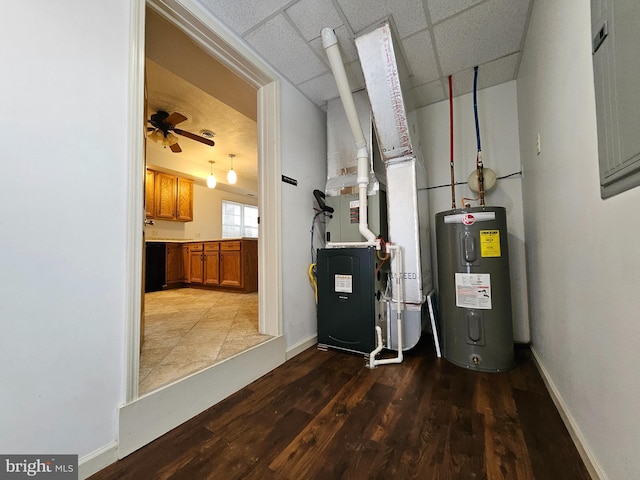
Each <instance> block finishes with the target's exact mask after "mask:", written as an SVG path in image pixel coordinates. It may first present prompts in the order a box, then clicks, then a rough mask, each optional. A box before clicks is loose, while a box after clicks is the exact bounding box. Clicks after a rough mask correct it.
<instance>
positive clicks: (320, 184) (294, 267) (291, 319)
mask: <svg viewBox="0 0 640 480" xmlns="http://www.w3.org/2000/svg"><path fill="white" fill-rule="evenodd" d="M281 86H282V90H281V92H280V94H281V97H282V115H281V118H280V121H281V132H282V174H283V175H286V176H287V177H291V178H294V179H296V180H297V181H298V185H297V186H293V185H289V184H287V183H283V184H282V277H283V280H282V289H283V298H284V304H283V317H284V332H285V335H286V338H287V346H288V347H289V348H291V347H294V346H296V345H297V344H299V343H301V342H304V341H305V340H308V339H310V338H312V337H315V335H316V333H317V323H316V307H315V305H316V304H315V298H314V290H313V288H312V286H311V283H310V281H309V277H308V274H307V271H308V267H309V265H310V264H311V233H310V232H311V222H312V220H313V216H314V214H315V211H314V210H313V208H314V205H315V200H314V197H313V190H314V189H319V190H322V191H324V186H325V182H326V178H327V137H326V131H327V123H326V122H327V120H326V115H325V113H324V112H322V111H321V110H319V109H318V108H316V107H315V106H313V105H311V104H310V103H309V101H308V100H307V99H306V98H304V97H303V96H302V95H301V94H300V93H299V92H298V91H297V90H295V89H294V88H293V87H291V86H290V85H289V84H286V83H282V85H281ZM319 246H320V245H318V244H317V243H316V244H315V247H316V248H318V247H319Z"/></svg>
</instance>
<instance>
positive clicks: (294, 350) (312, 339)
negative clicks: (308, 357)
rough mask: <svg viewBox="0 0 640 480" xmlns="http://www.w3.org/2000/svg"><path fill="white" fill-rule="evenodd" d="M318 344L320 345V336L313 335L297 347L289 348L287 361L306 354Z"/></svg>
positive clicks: (301, 341) (300, 342)
mask: <svg viewBox="0 0 640 480" xmlns="http://www.w3.org/2000/svg"><path fill="white" fill-rule="evenodd" d="M316 343H318V335H311V336H310V337H309V338H305V339H304V340H300V341H299V342H298V343H296V344H295V345H292V346H291V347H289V348H287V360H291V359H292V358H293V357H295V356H296V355H298V354H300V353H302V352H304V351H305V350H306V349H307V348H309V347H313V346H314V345H315V344H316Z"/></svg>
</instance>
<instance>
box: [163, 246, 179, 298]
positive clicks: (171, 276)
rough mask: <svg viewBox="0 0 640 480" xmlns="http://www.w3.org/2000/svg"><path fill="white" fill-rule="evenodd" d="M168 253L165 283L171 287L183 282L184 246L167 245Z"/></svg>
mask: <svg viewBox="0 0 640 480" xmlns="http://www.w3.org/2000/svg"><path fill="white" fill-rule="evenodd" d="M166 251H167V259H166V274H165V283H166V284H167V286H168V287H170V286H173V285H174V284H176V283H181V282H182V278H183V274H182V269H183V267H182V263H183V262H182V245H181V244H180V243H167V246H166Z"/></svg>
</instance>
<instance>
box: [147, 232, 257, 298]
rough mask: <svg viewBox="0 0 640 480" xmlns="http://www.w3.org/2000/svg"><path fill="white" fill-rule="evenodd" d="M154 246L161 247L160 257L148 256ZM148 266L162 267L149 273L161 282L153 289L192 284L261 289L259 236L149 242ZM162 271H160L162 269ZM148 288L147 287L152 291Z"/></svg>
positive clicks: (247, 289)
mask: <svg viewBox="0 0 640 480" xmlns="http://www.w3.org/2000/svg"><path fill="white" fill-rule="evenodd" d="M155 246H158V247H161V248H162V250H161V252H162V253H161V255H160V256H159V258H156V257H154V258H153V259H151V258H149V254H150V253H151V252H152V251H153V249H154V248H155ZM147 267H148V268H150V267H157V268H159V269H161V273H159V274H158V275H155V276H154V275H152V273H153V272H151V271H149V272H148V274H147V286H148V287H149V286H150V285H151V284H152V278H154V277H158V280H157V281H156V283H159V285H158V286H156V287H155V288H154V289H153V290H162V289H163V288H177V287H181V286H193V287H200V288H220V289H226V290H234V291H241V292H256V291H257V290H258V240H257V239H244V238H243V239H239V240H212V241H205V242H185V243H181V242H166V243H164V242H149V243H147ZM159 272H160V271H159ZM153 290H147V291H153Z"/></svg>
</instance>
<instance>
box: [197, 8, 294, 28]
mask: <svg viewBox="0 0 640 480" xmlns="http://www.w3.org/2000/svg"><path fill="white" fill-rule="evenodd" d="M198 3H200V4H202V5H203V6H204V7H205V8H206V9H207V10H209V11H210V12H211V13H212V14H213V15H214V16H216V17H217V18H218V19H220V20H222V22H223V23H225V24H226V25H227V26H228V27H229V28H231V30H233V31H234V32H236V33H238V34H239V35H242V34H244V33H245V32H246V31H247V30H250V29H251V28H252V27H254V26H255V25H256V24H259V23H260V22H262V21H263V20H265V19H266V18H268V17H269V16H271V15H273V14H274V13H276V12H277V11H279V10H280V9H282V8H283V7H284V6H285V5H287V4H288V3H291V1H290V0H260V1H259V2H256V1H255V0H199V2H198Z"/></svg>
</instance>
